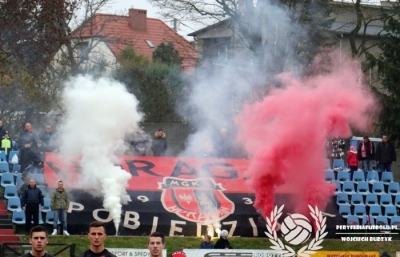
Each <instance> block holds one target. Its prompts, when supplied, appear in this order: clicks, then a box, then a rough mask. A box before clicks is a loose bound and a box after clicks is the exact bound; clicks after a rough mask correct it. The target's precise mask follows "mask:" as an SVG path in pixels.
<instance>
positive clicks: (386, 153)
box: [375, 135, 396, 175]
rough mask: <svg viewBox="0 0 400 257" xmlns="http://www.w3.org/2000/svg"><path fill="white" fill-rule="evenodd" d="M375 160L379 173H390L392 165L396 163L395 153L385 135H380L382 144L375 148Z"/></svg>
mask: <svg viewBox="0 0 400 257" xmlns="http://www.w3.org/2000/svg"><path fill="white" fill-rule="evenodd" d="M375 160H376V164H377V166H378V171H379V172H384V171H392V168H391V166H392V163H395V162H396V151H395V149H394V146H393V144H392V142H390V141H388V136H387V135H382V142H380V143H379V144H378V145H377V147H376V153H375ZM380 175H381V174H380Z"/></svg>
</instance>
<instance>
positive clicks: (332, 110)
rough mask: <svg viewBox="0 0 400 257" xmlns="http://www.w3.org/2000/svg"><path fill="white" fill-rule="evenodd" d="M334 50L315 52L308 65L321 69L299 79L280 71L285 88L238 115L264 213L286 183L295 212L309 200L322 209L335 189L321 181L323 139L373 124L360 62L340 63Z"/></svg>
mask: <svg viewBox="0 0 400 257" xmlns="http://www.w3.org/2000/svg"><path fill="white" fill-rule="evenodd" d="M334 55H335V53H333V54H327V56H325V57H322V56H318V57H317V58H316V60H315V62H314V64H313V65H312V67H314V68H313V71H319V72H316V74H314V75H310V76H309V77H307V78H304V79H303V80H301V81H300V80H296V79H295V78H292V77H291V76H290V75H289V74H282V75H280V76H279V79H280V80H281V82H282V84H283V85H284V87H283V88H280V89H274V90H273V91H272V92H271V93H270V94H269V95H268V96H267V97H265V98H264V99H263V101H262V102H257V103H253V104H250V105H247V106H245V107H244V109H243V111H242V112H241V113H240V114H239V115H238V117H237V118H236V122H237V124H238V126H239V133H238V141H239V142H240V143H242V144H243V145H244V146H245V149H246V151H247V153H248V155H249V158H250V159H251V161H250V165H249V170H248V176H249V177H250V180H249V181H250V186H251V187H252V188H253V189H254V191H255V194H256V201H255V204H254V206H255V208H256V209H257V210H259V211H260V212H262V214H263V215H264V217H265V216H266V215H269V214H270V212H271V210H272V209H273V207H274V192H275V190H276V189H278V187H280V186H282V185H284V184H285V186H286V187H287V185H289V188H290V189H291V191H292V192H295V195H296V201H295V203H294V205H295V206H294V209H295V210H296V211H297V212H300V213H304V214H306V213H308V212H309V211H308V207H307V206H308V204H310V205H311V206H318V208H320V209H323V208H324V207H325V206H326V204H327V202H328V200H329V197H330V196H331V195H332V194H333V191H334V188H333V186H329V185H328V184H327V183H326V182H325V180H324V170H325V169H326V165H327V164H326V152H325V145H326V141H327V139H329V138H333V137H341V138H348V137H350V136H351V134H352V132H351V128H355V129H358V130H359V131H366V130H368V129H369V128H371V125H372V118H373V115H374V114H376V111H375V110H376V109H377V108H376V103H375V100H374V97H373V95H372V93H371V92H370V91H369V90H368V88H367V86H365V85H361V84H360V82H359V81H360V78H361V76H362V75H361V72H360V70H359V69H358V65H359V63H358V62H355V61H351V60H342V61H341V62H339V61H337V60H335V57H334ZM336 55H337V53H336ZM337 56H339V55H337ZM326 58H328V59H326ZM327 60H328V62H327Z"/></svg>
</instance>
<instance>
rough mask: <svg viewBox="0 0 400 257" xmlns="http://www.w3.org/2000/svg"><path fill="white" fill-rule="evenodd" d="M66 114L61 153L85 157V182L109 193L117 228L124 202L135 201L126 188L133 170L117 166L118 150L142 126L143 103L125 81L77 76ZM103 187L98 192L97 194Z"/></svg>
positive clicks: (69, 90)
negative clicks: (131, 198)
mask: <svg viewBox="0 0 400 257" xmlns="http://www.w3.org/2000/svg"><path fill="white" fill-rule="evenodd" d="M62 101H63V105H64V107H65V109H66V115H65V118H64V122H63V124H62V127H61V139H60V140H61V147H60V150H61V153H62V154H64V155H66V156H68V155H81V156H82V160H81V163H80V164H81V167H82V181H79V183H80V184H81V186H84V187H85V188H88V189H89V190H90V191H92V190H94V191H95V192H94V194H95V195H99V193H101V195H102V196H103V199H104V200H103V206H104V208H105V209H107V210H108V211H109V212H110V215H111V217H112V219H113V221H114V225H115V229H116V231H117V232H118V226H119V223H120V219H121V207H122V204H126V203H127V202H128V201H130V197H129V195H128V194H127V192H126V190H125V188H126V187H127V185H128V181H129V179H130V178H131V174H129V173H128V172H126V171H125V170H123V169H122V168H121V167H120V166H115V165H114V160H115V159H116V157H115V155H114V152H115V150H116V148H117V147H120V146H121V144H123V140H124V137H125V136H126V135H127V134H129V133H132V132H133V131H135V130H136V129H137V123H138V122H139V121H140V120H141V118H142V115H141V114H140V113H139V112H138V111H137V105H138V101H137V99H136V98H135V96H134V95H132V94H130V93H128V92H127V91H126V89H125V87H124V85H122V84H120V83H119V82H116V81H113V80H111V79H108V78H100V79H97V80H94V79H92V78H91V77H87V76H79V77H77V78H73V79H71V80H70V81H69V82H68V83H67V85H66V88H65V90H64V92H63V95H62ZM96 191H97V192H96Z"/></svg>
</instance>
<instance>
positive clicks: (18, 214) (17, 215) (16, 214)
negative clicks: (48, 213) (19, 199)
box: [11, 210, 26, 225]
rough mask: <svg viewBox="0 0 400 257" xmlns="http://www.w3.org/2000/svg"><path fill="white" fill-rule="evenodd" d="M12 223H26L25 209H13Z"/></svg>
mask: <svg viewBox="0 0 400 257" xmlns="http://www.w3.org/2000/svg"><path fill="white" fill-rule="evenodd" d="M11 220H12V223H14V224H19V225H22V224H25V222H26V221H25V211H24V210H18V211H13V212H12V218H11Z"/></svg>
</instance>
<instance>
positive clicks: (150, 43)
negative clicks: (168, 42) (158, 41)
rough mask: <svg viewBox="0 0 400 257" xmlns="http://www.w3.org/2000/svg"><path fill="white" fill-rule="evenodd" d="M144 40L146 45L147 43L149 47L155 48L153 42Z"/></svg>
mask: <svg viewBox="0 0 400 257" xmlns="http://www.w3.org/2000/svg"><path fill="white" fill-rule="evenodd" d="M145 41H146V43H147V45H148V46H149V47H150V48H155V47H154V45H153V43H152V42H151V41H150V40H148V39H146V40H145Z"/></svg>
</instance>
